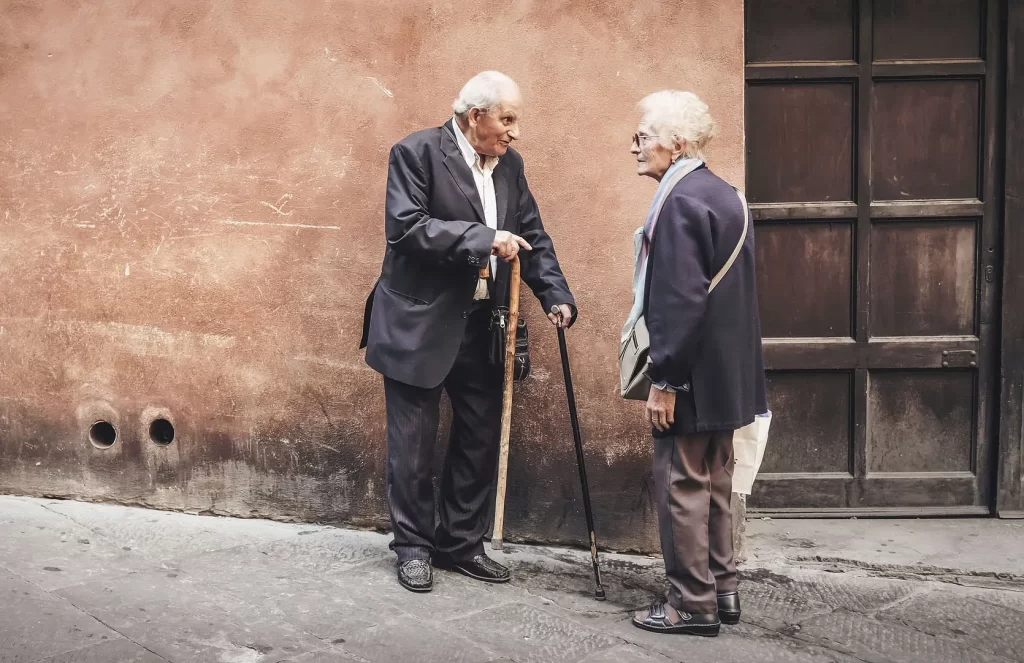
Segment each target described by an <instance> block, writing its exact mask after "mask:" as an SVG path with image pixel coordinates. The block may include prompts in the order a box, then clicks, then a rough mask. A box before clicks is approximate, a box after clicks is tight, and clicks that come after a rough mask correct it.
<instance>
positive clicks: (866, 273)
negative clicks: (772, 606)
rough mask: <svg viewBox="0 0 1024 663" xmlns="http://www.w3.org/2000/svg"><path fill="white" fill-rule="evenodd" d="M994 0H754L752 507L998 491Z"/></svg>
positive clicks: (920, 503) (906, 510)
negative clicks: (758, 443)
mask: <svg viewBox="0 0 1024 663" xmlns="http://www.w3.org/2000/svg"><path fill="white" fill-rule="evenodd" d="M999 10H1000V2H998V1H997V0H861V1H860V2H857V1H855V0H747V5H746V58H747V67H746V79H747V90H746V91H747V96H746V138H747V195H748V198H749V200H750V201H751V208H752V210H753V214H754V219H755V227H756V232H757V247H758V277H759V279H760V280H759V284H758V285H759V288H760V304H761V320H762V326H763V333H764V336H765V360H766V366H767V368H768V370H769V376H768V382H769V390H770V394H769V396H770V399H771V405H772V409H773V411H774V413H775V420H774V423H773V430H772V436H771V441H770V445H769V448H768V451H767V453H766V456H765V461H764V465H763V466H762V470H761V471H762V474H761V475H760V476H759V478H758V482H757V483H756V484H755V491H754V494H753V495H752V496H751V499H750V505H751V507H752V508H754V509H756V510H759V511H764V512H773V513H780V514H790V515H827V514H830V513H836V514H843V515H855V514H892V515H895V514H906V515H925V514H969V513H988V512H989V510H990V508H991V501H992V490H993V480H992V472H993V466H994V453H993V452H994V447H993V444H992V440H994V427H993V421H994V419H993V416H992V412H993V410H992V405H993V394H994V393H995V392H994V386H995V385H994V378H995V375H994V366H995V364H994V363H993V360H994V359H996V356H995V351H996V349H997V346H998V336H997V327H996V323H997V320H996V315H997V310H998V307H997V304H998V302H997V301H996V296H997V294H998V290H997V286H998V284H997V283H996V281H997V279H996V275H997V270H996V269H995V268H996V267H997V266H998V265H997V261H998V254H997V251H996V249H997V245H996V243H997V242H998V230H999V227H998V214H999V208H998V202H999V201H998V199H997V198H998V194H997V191H996V189H995V186H994V183H995V182H996V181H997V179H996V177H995V175H996V173H995V172H994V170H995V168H994V167H995V165H996V164H997V163H998V161H997V159H996V154H995V149H994V146H995V137H996V136H997V134H998V127H997V124H998V113H997V109H998V103H997V102H998V94H999V92H998V85H996V84H994V82H995V81H998V80H999V78H998V75H997V74H998V72H996V69H997V68H998V66H999V57H998V56H997V54H998V52H999V51H998V48H999V44H998V35H999V33H1000V29H999V22H998V19H999Z"/></svg>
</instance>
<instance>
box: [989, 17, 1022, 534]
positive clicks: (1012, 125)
mask: <svg viewBox="0 0 1024 663" xmlns="http://www.w3.org/2000/svg"><path fill="white" fill-rule="evenodd" d="M1001 4H1003V12H1004V13H1003V20H1002V21H1001V23H1002V25H1003V26H1004V30H1005V32H1006V34H1005V44H1006V50H1005V51H1004V54H1005V60H1004V62H1005V71H1006V79H1005V80H1006V85H1005V91H1004V95H1003V99H1004V102H1005V106H1004V108H1005V113H1004V115H1003V126H1004V127H1005V130H1004V136H1005V140H1004V141H1003V146H1004V149H1005V153H1004V154H1005V159H1004V164H1003V165H1004V167H1003V173H1004V178H1005V179H1004V186H1003V197H1002V200H1003V205H1004V207H1003V233H1002V240H1003V241H1002V245H1003V270H1002V272H1003V273H1002V293H1003V296H1002V311H1001V313H1002V315H1001V318H1002V320H1001V344H1000V353H999V376H1000V385H999V386H1000V389H999V465H998V470H997V472H996V475H997V485H996V491H995V493H996V500H995V507H996V513H997V514H998V515H999V516H1000V517H1002V518H1024V3H1021V2H1007V3H1001Z"/></svg>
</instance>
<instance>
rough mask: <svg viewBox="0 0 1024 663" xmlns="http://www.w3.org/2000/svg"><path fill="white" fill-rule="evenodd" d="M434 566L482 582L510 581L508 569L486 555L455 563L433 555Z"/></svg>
mask: <svg viewBox="0 0 1024 663" xmlns="http://www.w3.org/2000/svg"><path fill="white" fill-rule="evenodd" d="M434 566H436V567H437V568H439V569H444V570H445V571H458V572H459V573H461V574H462V575H464V576H469V577H470V578H473V579H474V580H482V581H483V582H495V583H498V582H508V581H509V580H510V579H511V577H512V576H511V575H509V572H508V569H507V568H505V567H504V566H502V565H501V564H498V563H497V562H495V561H494V560H493V559H491V558H490V557H488V556H487V555H477V556H476V557H474V558H472V559H467V560H464V561H461V562H456V561H455V560H453V559H450V558H448V557H445V556H440V555H435V556H434Z"/></svg>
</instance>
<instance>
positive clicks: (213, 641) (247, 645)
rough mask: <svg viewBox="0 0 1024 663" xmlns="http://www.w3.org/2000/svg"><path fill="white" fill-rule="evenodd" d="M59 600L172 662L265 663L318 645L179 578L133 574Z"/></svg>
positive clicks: (218, 593) (229, 598)
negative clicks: (65, 600) (86, 613)
mask: <svg viewBox="0 0 1024 663" xmlns="http://www.w3.org/2000/svg"><path fill="white" fill-rule="evenodd" d="M59 594H60V595H61V596H63V597H65V598H67V599H68V600H69V601H70V602H71V603H73V604H74V605H75V606H76V607H78V608H79V609H81V610H83V611H87V612H89V614H91V615H95V616H96V617H97V618H98V619H100V620H102V621H103V623H105V624H108V625H109V626H110V627H111V628H113V629H116V630H117V631H118V632H119V633H121V634H123V635H124V636H125V637H127V638H129V639H130V640H132V641H133V642H137V643H139V644H141V645H143V646H144V647H146V648H147V649H150V650H151V651H153V652H155V653H156V654H158V655H160V656H162V657H164V658H166V659H167V660H168V661H172V662H174V663H178V662H181V663H194V662H195V661H222V662H224V663H264V662H266V663H269V662H270V661H277V660H280V659H282V658H287V657H289V656H295V655H298V654H303V653H305V652H309V651H316V650H319V649H323V648H324V646H325V644H326V643H324V642H323V641H321V640H319V639H317V638H315V637H314V636H312V635H310V634H308V633H305V632H303V631H301V630H299V629H298V628H296V627H294V626H292V625H290V624H288V623H286V622H282V621H280V620H278V619H275V618H274V616H272V615H267V614H265V613H263V612H261V611H260V610H259V609H258V608H256V607H254V606H251V605H249V604H247V603H244V602H242V601H239V600H238V599H236V598H235V597H233V596H230V595H228V594H225V593H224V592H223V591H221V590H219V589H217V588H215V587H211V586H209V585H207V584H205V583H201V582H197V581H195V580H193V579H191V578H189V577H188V576H185V575H177V574H174V573H169V574H168V573H150V574H136V575H134V576H130V577H128V578H125V579H121V580H118V581H113V582H97V583H90V584H87V585H76V586H74V587H69V588H66V589H63V590H60V592H59Z"/></svg>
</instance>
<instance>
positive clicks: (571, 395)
mask: <svg viewBox="0 0 1024 663" xmlns="http://www.w3.org/2000/svg"><path fill="white" fill-rule="evenodd" d="M551 312H552V313H553V314H554V315H555V316H557V317H558V319H559V322H561V320H562V315H561V313H560V311H559V309H558V307H557V306H552V307H551ZM558 350H559V351H560V352H561V353H562V376H563V377H564V378H565V396H566V398H568V399H569V421H571V422H572V437H573V441H574V442H575V443H576V466H577V467H578V468H579V471H580V484H581V485H582V487H583V511H584V513H586V515H587V530H589V532H590V561H591V562H593V564H594V582H596V583H597V587H596V588H595V589H594V598H596V599H597V600H598V601H603V600H604V599H605V595H604V587H603V586H602V585H601V567H600V566H598V561H597V536H596V535H595V534H594V512H593V510H591V508H590V486H589V485H588V484H587V465H586V463H585V462H584V460H583V438H582V437H581V436H580V422H579V418H578V417H577V416H576V394H575V392H574V390H573V388H572V373H571V372H570V371H569V351H568V350H567V349H566V347H565V329H563V328H562V326H561V324H559V326H558Z"/></svg>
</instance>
